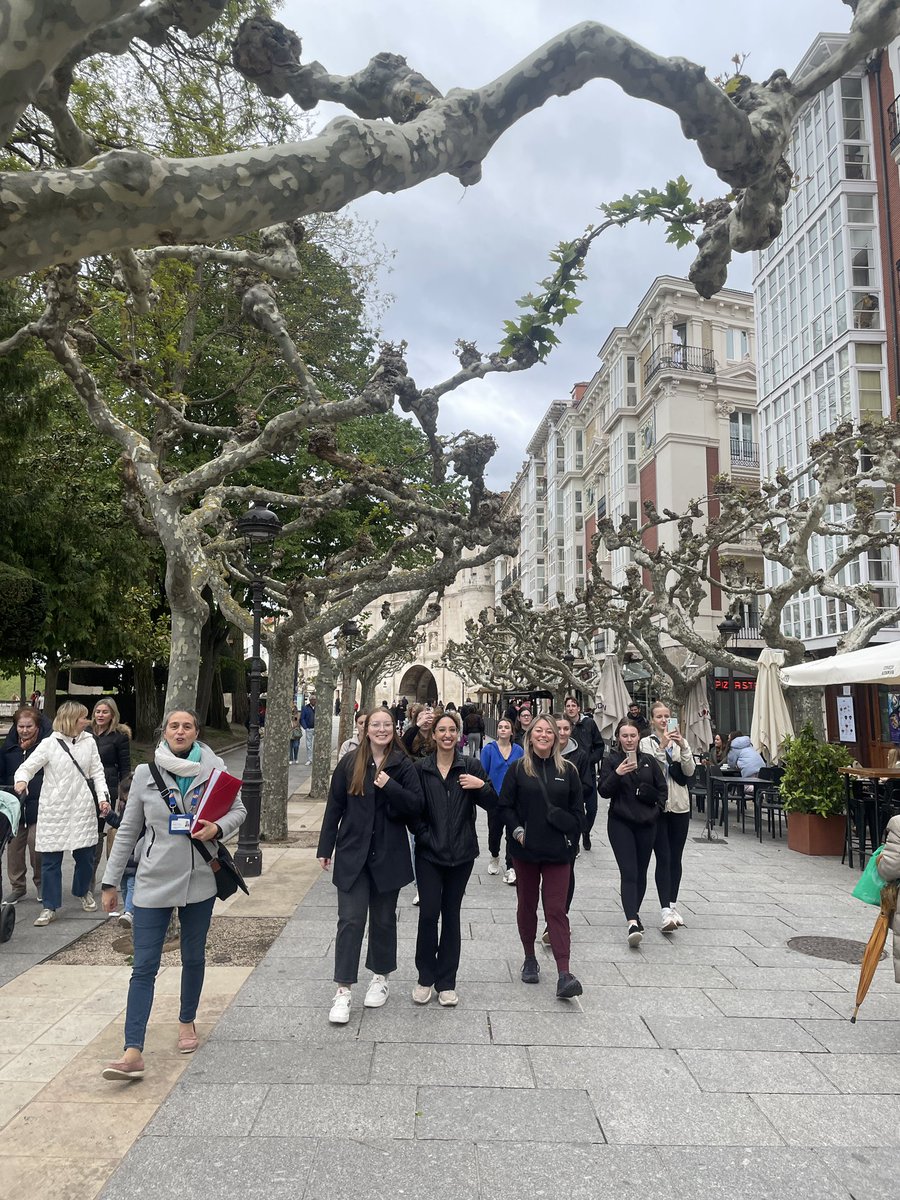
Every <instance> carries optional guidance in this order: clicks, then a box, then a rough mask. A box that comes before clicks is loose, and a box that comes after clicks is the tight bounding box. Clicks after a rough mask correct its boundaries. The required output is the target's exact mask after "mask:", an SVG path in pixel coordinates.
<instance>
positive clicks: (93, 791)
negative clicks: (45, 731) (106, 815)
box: [57, 738, 103, 821]
mask: <svg viewBox="0 0 900 1200" xmlns="http://www.w3.org/2000/svg"><path fill="white" fill-rule="evenodd" d="M57 741H58V742H59V744H60V745H61V746H62V748H63V750H65V752H66V754H68V756H69V758H71V760H72V762H73V763H74V764H75V770H76V771H77V772H78V774H79V775H80V776H81V778H82V779H83V780H84V782H85V783H86V784H87V785H88V791H89V792H90V793H91V799H92V800H93V802H94V809H95V811H96V813H97V820H98V821H102V820H103V818H102V817H101V816H100V801H99V800H98V799H97V785H96V784H95V783H94V781H93V779H91V777H90V776H89V775H85V773H84V771H82V769H81V767H80V765H79V763H78V759H77V758H76V757H75V755H74V754H73V753H72V751H71V750H70V749H69V747H68V746H67V745H66V743H65V742H64V741H63V740H62V738H57Z"/></svg>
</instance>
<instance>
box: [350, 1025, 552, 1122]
mask: <svg viewBox="0 0 900 1200" xmlns="http://www.w3.org/2000/svg"><path fill="white" fill-rule="evenodd" d="M371 1080H372V1082H373V1083H407V1084H416V1085H417V1086H421V1085H426V1084H433V1085H441V1086H446V1087H460V1088H474V1087H493V1088H498V1087H501V1088H532V1087H534V1086H535V1083H534V1076H533V1074H532V1070H531V1061H530V1059H529V1057H528V1051H527V1050H526V1049H525V1047H524V1046H473V1045H471V1044H467V1045H445V1044H438V1045H434V1046H428V1045H417V1046H416V1048H415V1053H414V1054H410V1052H409V1048H408V1047H407V1046H405V1045H403V1044H402V1043H388V1042H380V1043H378V1044H376V1045H375V1047H374V1058H373V1062H372V1069H371ZM476 1108H478V1103H477V1102H476ZM479 1111H480V1110H479Z"/></svg>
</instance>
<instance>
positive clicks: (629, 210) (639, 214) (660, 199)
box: [601, 175, 700, 249]
mask: <svg viewBox="0 0 900 1200" xmlns="http://www.w3.org/2000/svg"><path fill="white" fill-rule="evenodd" d="M601 211H602V212H603V213H604V214H605V215H606V216H607V217H611V218H615V219H617V220H619V221H620V222H624V221H626V220H635V219H636V220H638V221H643V222H644V223H645V224H649V222H650V221H656V220H661V221H664V222H665V224H666V227H667V228H666V241H667V242H670V243H671V244H672V245H674V246H677V247H678V248H679V249H681V248H682V247H684V246H687V245H689V244H690V243H691V242H692V241H693V240H694V232H693V230H692V229H691V225H692V224H695V223H696V222H697V220H698V217H699V213H700V209H699V206H698V205H697V204H696V202H695V201H694V200H692V199H691V185H690V184H689V183H688V181H687V180H686V179H685V178H684V176H683V175H679V176H678V178H677V179H670V180H669V181H668V183H667V184H666V186H665V190H664V191H659V190H658V189H657V188H641V189H640V191H637V192H635V193H634V195H633V196H629V195H627V194H626V195H624V196H622V197H621V198H620V199H619V200H613V201H612V203H610V204H603V205H601Z"/></svg>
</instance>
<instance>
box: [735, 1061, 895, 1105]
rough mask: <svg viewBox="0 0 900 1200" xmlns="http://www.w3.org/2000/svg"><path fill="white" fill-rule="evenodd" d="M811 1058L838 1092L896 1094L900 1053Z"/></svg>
mask: <svg viewBox="0 0 900 1200" xmlns="http://www.w3.org/2000/svg"><path fill="white" fill-rule="evenodd" d="M810 1059H811V1061H812V1062H813V1063H814V1064H815V1066H816V1068H817V1070H818V1071H820V1072H821V1074H822V1075H824V1076H825V1077H826V1079H829V1080H830V1081H831V1083H832V1085H833V1087H834V1089H835V1091H837V1092H845V1093H848V1094H854V1093H864V1094H867V1095H883V1096H894V1095H896V1091H897V1078H898V1075H897V1072H898V1071H900V1054H888V1053H883V1054H817V1055H815V1056H812V1055H810ZM757 1090H758V1089H757ZM784 1090H787V1089H784Z"/></svg>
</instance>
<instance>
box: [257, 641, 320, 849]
mask: <svg viewBox="0 0 900 1200" xmlns="http://www.w3.org/2000/svg"><path fill="white" fill-rule="evenodd" d="M266 647H267V649H268V652H269V673H268V680H269V683H268V689H267V692H266V742H265V755H264V761H263V791H262V815H261V831H262V838H263V840H264V841H267V842H278V841H284V839H285V838H286V837H287V832H288V826H287V802H288V800H289V799H290V796H289V788H288V750H289V747H290V734H291V696H292V694H293V691H294V663H295V662H296V659H297V651H296V647H295V643H294V639H293V638H292V637H291V636H290V634H288V633H286V632H285V631H284V629H276V630H275V633H274V635H273V636H272V637H271V638H270V639H267V642H266ZM317 715H318V714H317Z"/></svg>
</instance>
